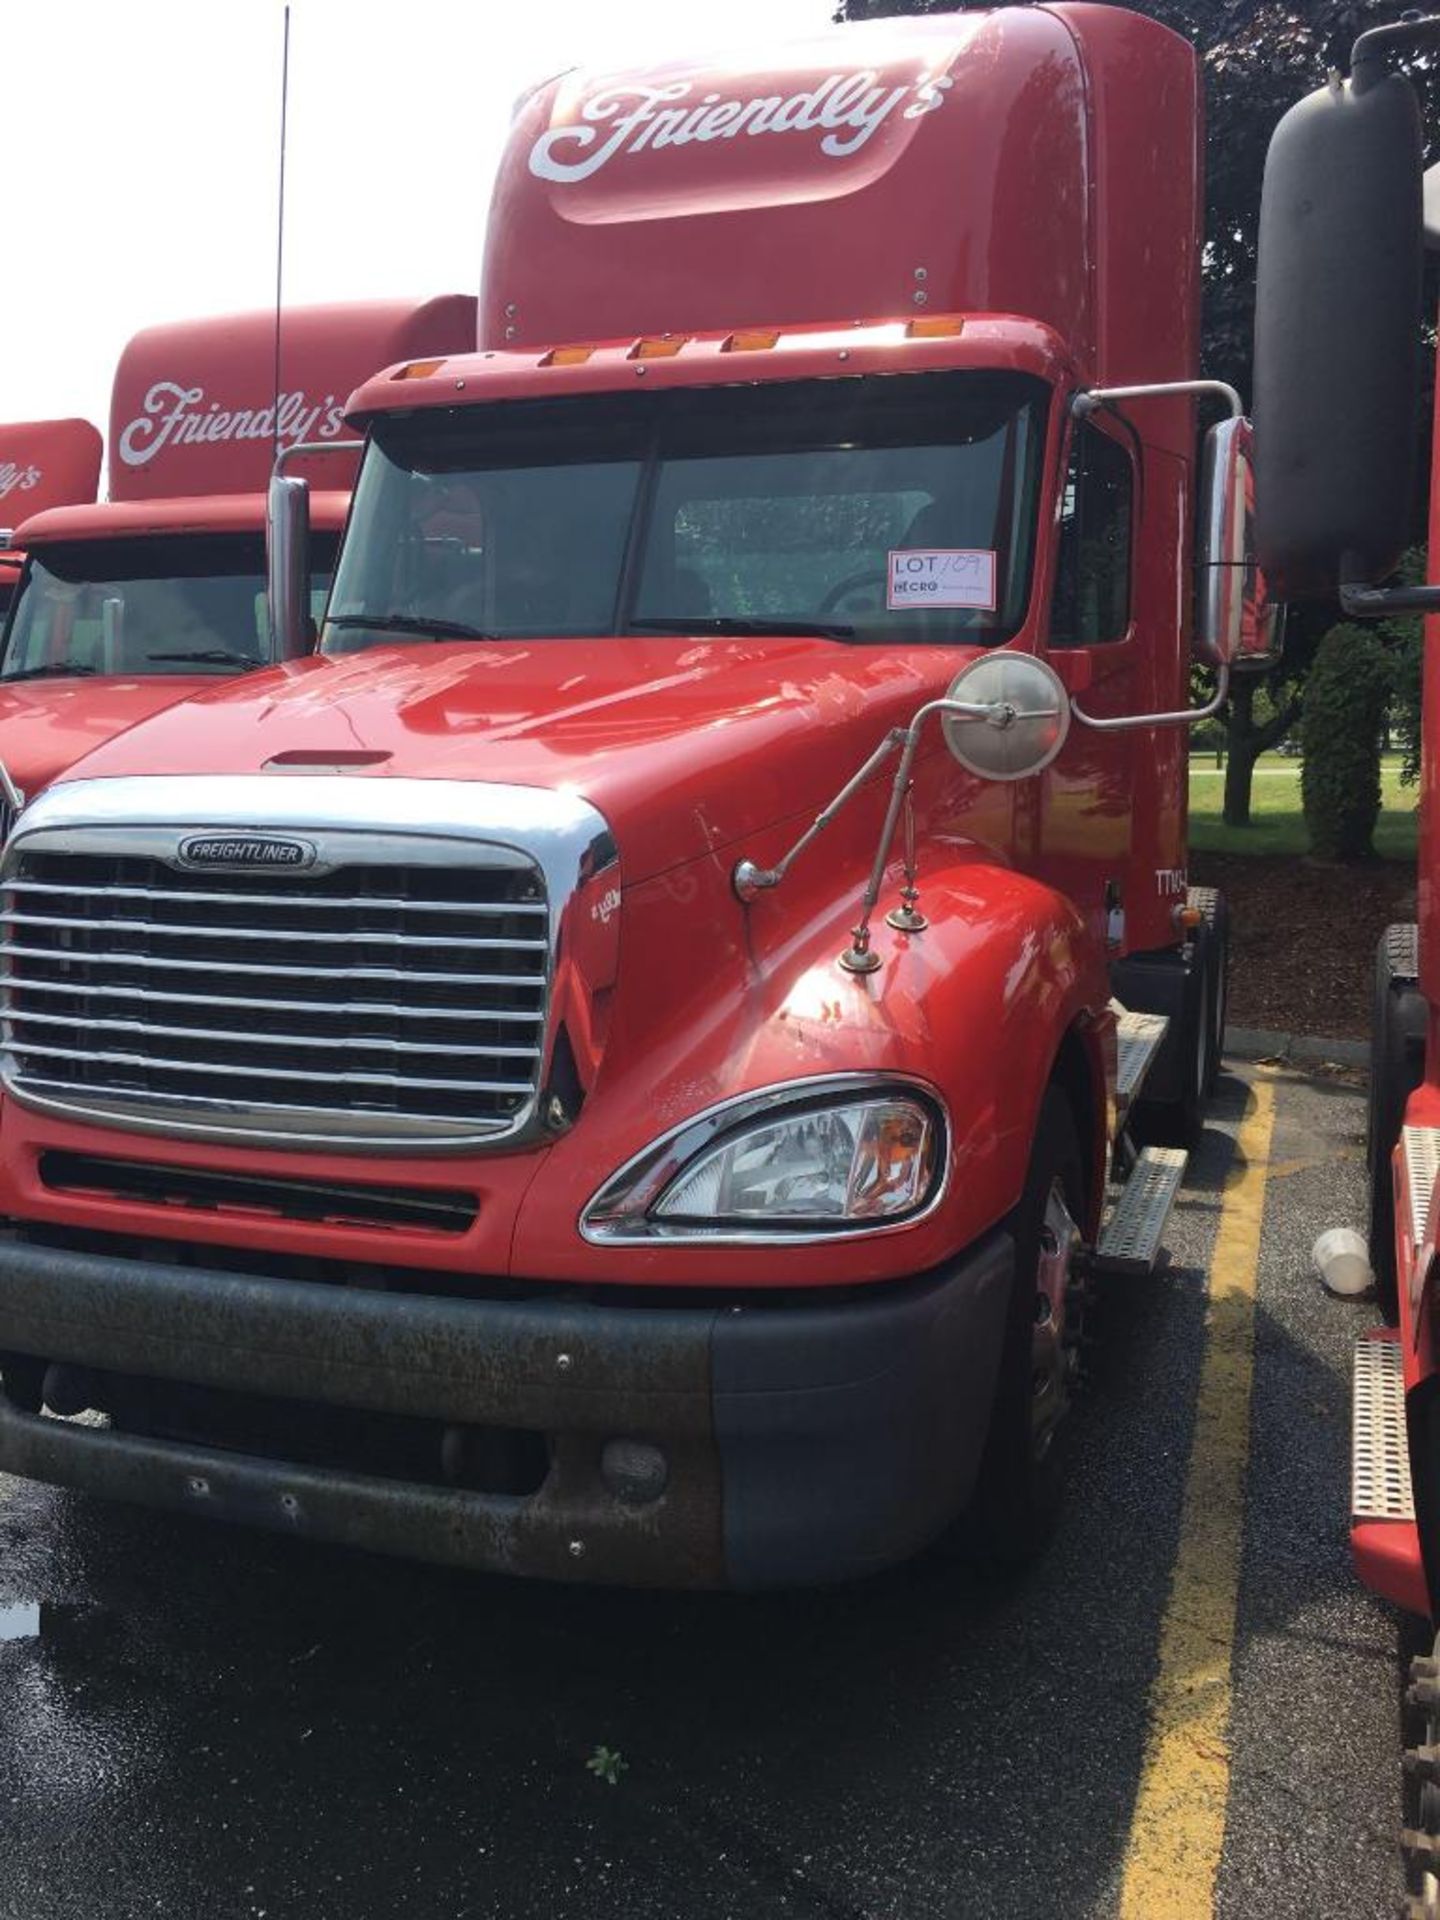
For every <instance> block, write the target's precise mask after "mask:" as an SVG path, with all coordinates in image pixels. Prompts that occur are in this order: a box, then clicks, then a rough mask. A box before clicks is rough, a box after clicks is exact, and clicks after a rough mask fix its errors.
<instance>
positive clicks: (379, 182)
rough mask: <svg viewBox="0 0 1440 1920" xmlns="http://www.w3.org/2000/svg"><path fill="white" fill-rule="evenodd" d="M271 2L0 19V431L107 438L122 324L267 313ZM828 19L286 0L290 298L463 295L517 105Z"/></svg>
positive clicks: (765, 9)
mask: <svg viewBox="0 0 1440 1920" xmlns="http://www.w3.org/2000/svg"><path fill="white" fill-rule="evenodd" d="M283 12H284V9H283V5H282V4H281V0H46V3H45V4H39V5H31V6H21V5H19V4H17V0H0V75H3V79H0V87H3V101H0V126H3V129H4V137H3V149H0V151H3V155H4V158H3V160H0V183H3V192H4V205H5V221H4V233H5V238H4V266H3V268H0V272H3V279H4V296H3V303H0V421H4V420H35V419H45V418H49V417H51V416H54V415H63V414H73V413H79V414H83V415H86V416H87V417H88V418H90V419H92V420H93V421H94V422H95V423H96V425H97V426H99V427H100V428H101V429H102V431H103V430H104V427H105V424H106V416H107V413H108V408H109V394H110V379H111V375H112V373H113V371H114V367H115V362H116V359H117V358H118V356H119V353H120V349H121V348H122V346H123V345H124V343H125V341H126V340H127V339H128V338H129V336H130V335H131V334H132V333H134V332H136V331H137V330H138V329H139V328H141V327H144V326H150V325H153V324H155V323H157V322H159V321H166V320H177V319H181V318H184V317H185V316H187V315H190V314H201V313H223V312H228V311H232V310H235V309H239V308H244V307H257V306H264V305H266V304H268V303H269V302H270V301H271V300H272V299H273V297H274V284H275V198H276V166H277V144H278V134H279V119H280V115H279V98H280V49H281V36H282V19H283ZM832 12H833V0H713V4H712V3H711V0H390V3H389V4H379V0H292V4H291V26H290V138H289V159H288V166H287V196H286V198H287V205H286V232H285V288H286V299H287V302H288V301H291V300H293V301H296V302H300V301H307V300H326V299H362V298H364V297H365V296H367V295H375V294H412V293H413V294H418V295H427V294H435V293H471V292H475V291H476V290H477V289H478V285H479V279H480V249H481V243H482V238H483V234H484V223H485V209H486V204H487V201H488V198H489V191H490V182H491V178H492V176H493V174H494V170H495V166H496V163H497V161H498V158H499V154H500V150H501V147H502V145H503V142H504V138H505V131H506V127H507V125H508V122H509V117H510V110H511V107H512V105H513V103H514V101H515V100H516V98H517V97H518V96H519V94H520V93H521V92H522V91H524V90H525V89H526V88H527V87H528V86H530V85H531V84H532V83H533V82H535V81H537V80H541V79H544V78H546V77H547V76H549V75H551V74H553V73H556V72H558V71H559V70H560V69H562V68H564V67H571V66H600V67H614V66H618V65H625V64H634V63H640V62H648V61H650V60H655V59H660V58H664V57H666V56H668V55H671V54H675V53H689V52H696V51H703V50H705V49H707V48H709V47H712V46H717V47H721V46H723V47H727V48H733V47H735V46H746V45H753V46H755V47H756V48H757V50H758V49H759V48H761V47H763V46H765V45H766V44H767V43H768V42H773V41H774V40H777V39H794V38H797V37H804V36H807V35H808V34H810V33H811V32H813V31H817V30H820V29H822V28H823V27H824V26H825V25H826V24H827V22H828V21H829V19H830V16H831V14H832Z"/></svg>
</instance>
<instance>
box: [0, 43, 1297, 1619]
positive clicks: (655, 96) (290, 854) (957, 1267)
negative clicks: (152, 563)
mask: <svg viewBox="0 0 1440 1920" xmlns="http://www.w3.org/2000/svg"><path fill="white" fill-rule="evenodd" d="M1199 152H1200V101H1199V91H1198V82H1197V71H1196V63H1195V58H1194V54H1193V52H1192V50H1191V48H1190V47H1189V46H1188V45H1187V44H1186V43H1185V42H1184V41H1183V40H1181V39H1179V38H1177V37H1176V36H1174V35H1172V34H1171V33H1169V32H1168V31H1166V30H1164V29H1163V28H1160V27H1158V26H1156V25H1154V24H1153V23H1151V22H1148V21H1146V20H1143V19H1140V18H1137V17H1135V16H1133V15H1130V14H1127V13H1125V12H1122V11H1120V10H1118V9H1112V8H1108V7H1098V6H1086V5H1060V6H1052V7H1025V8H1016V9H1008V10H998V11H995V12H990V13H980V12H976V13H967V14H964V15H953V16H949V17H944V16H938V17H933V18H928V19H923V20H909V21H905V22H885V23H877V24H873V25H867V26H856V27H852V28H849V29H847V30H845V31H844V32H842V33H840V34H838V35H831V36H828V37H826V38H823V39H820V40H817V41H812V42H809V43H806V44H804V45H801V46H798V47H795V48H792V49H784V50H780V51H776V50H774V49H771V50H767V51H766V52H765V53H764V54H763V55H762V56H760V57H759V58H757V59H756V60H755V61H753V62H750V63H743V62H737V63H736V64H733V65H727V66H713V65H712V66H695V65H685V64H677V65H671V66H666V67H663V68H660V69H656V70H649V71H642V72H636V73H630V74H624V75H609V76H606V77H605V78H603V79H596V78H590V77H586V76H584V75H571V76H567V77H565V78H563V79H561V80H558V81H556V82H554V83H552V84H550V85H548V86H546V87H544V88H542V89H540V90H539V91H537V92H536V93H534V94H533V95H532V96H530V98H529V99H528V100H527V101H526V102H524V103H523V105H522V107H521V109H520V110H519V111H518V114H517V117H516V120H515V123H514V127H513V132H512V135H511V139H510V144H509V148H508V152H507V155H506V158H505V160H504V163H503V166H502V169H501V172H500V175H499V179H498V182H497V185H496V189H495V196H494V202H493V210H492V218H491V225H490V230H489V240H488V250H487V259H486V268H485V287H484V293H483V297H482V303H481V323H480V346H479V350H478V351H475V352H472V353H469V354H466V355H463V356H455V357H447V358H442V357H434V356H427V357H424V358H421V359H416V360H410V361H407V362H405V363H402V364H400V365H397V366H395V367H393V368H391V369H389V370H388V371H386V372H385V373H383V374H382V375H380V376H378V377H376V378H373V379H371V380H369V381H367V382H366V384H365V385H364V386H363V387H362V388H361V389H360V390H359V392H358V393H357V394H356V395H355V396H354V397H353V398H352V399H351V401H350V403H349V407H348V410H347V419H348V421H349V423H350V425H351V426H352V427H353V428H354V429H355V430H356V431H357V432H363V433H364V434H365V435H366V438H367V445H366V451H365V455H364V459H363V463H362V468H361V473H360V477H359V480H358V483H357V490H356V494H355V499H354V504H353V508H352V513H351V518H350V521H349V523H348V526H347V530H346V533H345V536H344V541H343V545H342V552H341V556H340V558H339V561H338V567H337V572H336V576H335V581H334V584H333V587H332V590H331V594H330V598H329V602H328V609H327V614H326V618H325V621H324V625H323V629H322V635H321V643H320V649H319V652H318V654H316V655H315V656H314V657H311V658H303V659H302V658H294V659H292V660H290V661H289V662H288V664H286V665H284V666H283V667H278V668H276V669H274V670H273V671H271V672H269V673H266V674H264V675H256V676H251V677H246V678H244V679H241V680H238V681H235V682H232V683H231V684H230V685H228V686H225V687H222V688H219V689H217V690H215V691H214V692H211V693H207V694H206V695H205V696H204V697H203V698H200V699H196V700H192V701H189V702H187V703H186V704H185V705H184V706H182V707H175V708H172V709H170V710H169V711H167V712H166V713H163V714H161V715H158V716H157V717H155V718H154V719H152V720H150V721H148V722H147V723H145V724H144V725H142V726H140V727H137V728H136V729H134V730H133V731H132V732H130V733H129V734H127V735H126V736H124V737H122V738H120V739H117V740H115V741H113V742H112V743H110V744H109V745H108V746H106V747H103V748H101V749H99V750H98V751H97V752H95V753H93V754H91V755H90V756H89V757H88V758H87V759H86V760H85V761H84V762H83V763H82V764H81V765H79V766H77V767H75V768H72V769H71V770H70V773H69V774H68V775H67V776H66V777H65V778H63V779H61V780H59V781H57V782H56V783H55V785H54V786H52V787H51V789H50V790H49V791H48V792H47V793H46V794H44V795H42V796H41V797H40V798H39V799H38V800H37V801H35V802H34V803H33V804H32V805H31V806H30V807H28V808H27V809H26V811H25V812H24V813H23V814H22V816H21V817H20V820H19V822H18V825H17V827H16V829H15V831H14V833H13V835H12V837H11V839H10V841H9V844H8V846H7V848H6V851H5V855H4V864H3V869H0V888H3V891H4V895H5V911H4V913H3V915H0V935H3V955H4V995H5V998H4V1008H3V1018H4V1034H3V1042H4V1051H3V1075H4V1103H3V1120H0V1128H3V1137H0V1188H3V1191H0V1208H3V1211H4V1213H5V1215H6V1216H7V1217H8V1218H9V1220H10V1221H11V1222H12V1225H11V1227H10V1229H9V1232H8V1234H7V1236H6V1237H5V1238H4V1239H3V1241H0V1370H3V1380H4V1396H3V1399H0V1470H3V1471H5V1472H9V1473H16V1474H22V1475H31V1476H34V1477H37V1478H41V1479H48V1480H53V1481H57V1482H60V1483H63V1484H68V1485H73V1486H78V1487H84V1488H88V1489H91V1490H93V1491H96V1492H99V1493H103V1494H109V1495H113V1496H117V1497H121V1498H127V1499H136V1500H142V1501H148V1502H153V1503H157V1504H160V1505H166V1506H171V1507H175V1508H179V1509H184V1510H189V1511H193V1512H195V1513H198V1514H210V1515H215V1516H224V1517H228V1518H234V1519H242V1520H247V1521H252V1522H256V1523H259V1524H264V1525H270V1526H277V1527H281V1528H285V1529H289V1530H292V1531H301V1532H304V1533H306V1534H308V1535H311V1536H314V1537H318V1538H324V1539H329V1540H339V1541H346V1542H351V1543H356V1544H361V1545H364V1546H368V1547H372V1548H379V1549H384V1550H389V1551H394V1552H401V1553H407V1554H415V1555H421V1556H426V1557H430V1558H434V1559H438V1560H446V1561H452V1562H457V1563H463V1564H467V1565H472V1566H480V1567H490V1568H497V1569H504V1570H508V1571H510V1572H514V1573H519V1574H528V1575H536V1576H544V1577H552V1578H561V1579H592V1580H604V1581H620V1582H634V1583H653V1584H664V1585H677V1586H678V1585H690V1586H718V1585H729V1586H735V1587H758V1586H764V1585H772V1584H776V1583H784V1582H802V1581H815V1580H832V1579H838V1578H842V1577H847V1576H852V1575H857V1574H861V1573H865V1572H867V1571H869V1570H871V1569H874V1568H877V1567H880V1566H883V1565H885V1564H887V1563H890V1562H894V1561H896V1560H898V1559H900V1558H902V1557H904V1556H906V1555H909V1554H911V1553H914V1552H916V1551H917V1550H919V1549H921V1548H923V1547H925V1546H926V1545H927V1544H928V1543H931V1542H934V1541H937V1540H942V1539H943V1540H947V1541H952V1540H956V1539H959V1540H961V1541H964V1542H967V1543H969V1542H979V1543H980V1544H981V1545H982V1546H984V1548H985V1549H986V1550H988V1551H992V1552H995V1553H998V1554H1003V1555H1013V1554H1021V1553H1024V1552H1027V1551H1030V1550H1032V1549H1033V1548H1034V1547H1035V1545H1036V1544H1037V1543H1038V1542H1039V1540H1040V1539H1041V1538H1043V1536H1044V1533H1045V1530H1046V1527H1047V1525H1048V1522H1049V1520H1050V1517H1051V1515H1052V1513H1053V1509H1054V1502H1055V1498H1056V1495H1057V1491H1058V1485H1059V1480H1060V1474H1061V1467H1062V1462H1063V1455H1064V1443H1065V1436H1066V1414H1067V1410H1068V1406H1069V1399H1070V1390H1071V1381H1072V1370H1073V1359H1074V1340H1075V1334H1076V1320H1077V1315H1078V1311H1079V1308H1080V1304H1081V1302H1082V1300H1083V1296H1084V1291H1085V1288H1086V1285H1087V1284H1088V1281H1089V1278H1090V1276H1091V1275H1092V1274H1093V1273H1094V1272H1096V1271H1097V1270H1104V1269H1106V1268H1115V1269H1121V1270H1124V1271H1128V1272H1145V1271H1148V1270H1149V1268H1150V1266H1151V1263H1152V1262H1153V1260H1154V1259H1155V1257H1156V1255H1157V1251H1158V1248H1159V1243H1160V1238H1161V1234H1162V1232H1163V1228H1164V1222H1165V1218H1166V1214H1167V1212H1168V1207H1169V1202H1170V1200H1171V1199H1172V1197H1173V1194H1174V1191H1175V1188H1176V1186H1177V1185H1178V1183H1179V1181H1180V1178H1181V1175H1182V1172H1183V1166H1184V1158H1185V1156H1184V1150H1183V1146H1181V1145H1166V1144H1163V1143H1161V1141H1162V1137H1163V1138H1164V1139H1169V1140H1172V1141H1177V1140H1178V1141H1183V1139H1184V1138H1185V1137H1187V1136H1189V1135H1191V1134H1192V1133H1193V1131H1194V1128H1195V1126H1196V1123H1197V1118H1198V1115H1199V1111H1200V1109H1201V1107H1202V1106H1203V1103H1204V1099H1205V1096H1206V1094H1207V1092H1208V1090H1209V1087H1210V1084H1211V1082H1212V1080H1213V1077H1214V1074H1215V1071H1216V1067H1217V1064H1218V1052H1219V1043H1220V1036H1221V1032H1222V1028H1223V1018H1224V959H1225V922H1224V914H1223V907H1222V906H1221V904H1220V903H1219V902H1217V901H1216V900H1215V899H1214V898H1213V897H1209V896H1204V895H1197V894H1196V892H1195V891H1194V890H1191V889H1188V888H1187V884H1186V854H1185V815H1186V734H1185V726H1186V723H1187V721H1188V720H1189V719H1190V718H1192V717H1193V715H1191V714H1190V713H1188V712H1187V711H1186V703H1187V688H1188V681H1189V673H1190V663H1191V659H1192V647H1193V648H1194V649H1196V650H1197V651H1198V653H1199V654H1200V656H1201V657H1203V658H1205V659H1208V660H1209V661H1210V662H1211V663H1212V664H1215V665H1216V666H1217V667H1218V669H1219V675H1220V680H1221V683H1222V690H1223V683H1224V680H1225V677H1226V675H1227V673H1228V671H1229V663H1230V662H1231V660H1232V659H1233V658H1234V657H1235V656H1236V655H1237V654H1238V653H1239V652H1240V651H1241V650H1242V649H1243V648H1245V647H1254V646H1256V645H1259V644H1261V642H1260V637H1259V635H1258V632H1257V630H1256V627H1255V623H1254V619H1253V597H1252V596H1250V595H1249V593H1248V591H1247V589H1248V586H1249V584H1250V582H1251V580H1252V577H1253V576H1252V570H1251V569H1249V568H1248V566H1247V564H1246V538H1247V535H1246V512H1245V507H1246V498H1247V493H1248V462H1247V454H1246V447H1247V434H1248V429H1247V427H1246V426H1245V423H1244V422H1243V421H1241V420H1239V419H1238V418H1233V417H1232V418H1228V419H1226V420H1224V421H1223V422H1221V423H1220V424H1219V425H1218V426H1216V427H1214V428H1212V429H1211V430H1210V431H1209V433H1208V434H1207V435H1206V439H1205V447H1206V451H1207V456H1208V457H1207V459H1206V461H1205V463H1204V465H1203V467H1202V462H1201V459H1200V457H1199V447H1198V444H1197V433H1198V419H1197V400H1196V396H1197V394H1203V395H1205V396H1206V397H1208V398H1210V399H1214V398H1218V399H1219V400H1220V402H1221V403H1222V405H1223V407H1224V408H1225V409H1226V410H1228V411H1229V412H1230V413H1231V414H1232V415H1235V414H1238V402H1237V401H1235V399H1234V396H1233V395H1231V394H1230V393H1229V392H1228V390H1219V391H1218V393H1217V391H1216V390H1215V389H1214V387H1213V384H1212V383H1206V382H1200V381H1197V380H1196V377H1195V374H1196V369H1195V357H1196V331H1197V306H1198V302H1197V291H1198V273H1199V252H1200V234H1199V214H1198V209H1199V205H1200V193H1199ZM857 316H859V317H857ZM306 499H307V495H306V489H305V486H304V484H303V482H301V481H299V480H298V479H296V478H295V477H293V476H289V475H283V476H280V477H279V478H278V479H277V480H276V482H275V483H274V485H273V487H272V503H271V516H272V527H271V536H272V552H271V584H270V592H271V598H272V606H273V609H274V615H275V620H276V624H277V626H278V627H279V629H280V630H281V633H282V635H283V636H285V637H286V638H285V639H284V640H282V651H286V652H288V651H289V648H290V645H293V644H295V643H294V638H293V637H294V635H295V634H296V633H297V631H298V629H299V628H300V626H301V625H302V623H303V618H304V610H305V608H306V606H307V604H308V592H309V582H310V575H309V572H308V567H307V561H306V550H305V518H306V515H305V508H306ZM1197 545H1198V556H1197ZM1197 574H1198V588H1199V592H1198V599H1199V607H1200V612H1199V615H1198V617H1192V603H1194V602H1195V600H1196V598H1197ZM1117 1001H1118V1002H1119V1003H1120V1004H1119V1007H1118V1009H1117V1005H1116V1002H1117ZM1117 1042H1118V1044H1117ZM1137 1139H1139V1140H1140V1141H1141V1142H1142V1145H1141V1150H1140V1151H1138V1152H1137V1151H1136V1148H1135V1145H1134V1144H1133V1142H1134V1141H1135V1140H1137ZM1112 1169H1113V1170H1114V1171H1115V1173H1116V1174H1117V1175H1118V1180H1119V1184H1118V1186H1111V1185H1110V1184H1109V1176H1110V1174H1111V1172H1112ZM86 1410H88V1414H89V1416H90V1417H87V1418H86V1419H85V1420H83V1421H80V1420H78V1419H77V1417H76V1416H78V1415H80V1414H81V1413H82V1411H86ZM96 1412H101V1413H104V1414H106V1415H108V1416H109V1419H108V1424H105V1423H100V1422H97V1421H96V1420H95V1419H94V1418H93V1415H94V1413H96Z"/></svg>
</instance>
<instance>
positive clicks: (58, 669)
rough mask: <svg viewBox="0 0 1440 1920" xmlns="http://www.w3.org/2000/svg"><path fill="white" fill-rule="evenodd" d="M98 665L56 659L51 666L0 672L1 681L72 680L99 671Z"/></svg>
mask: <svg viewBox="0 0 1440 1920" xmlns="http://www.w3.org/2000/svg"><path fill="white" fill-rule="evenodd" d="M99 671H100V669H99V668H98V667H85V666H82V665H81V664H80V662H79V661H78V660H55V661H52V662H51V663H50V665H49V666H44V667H21V669H20V671H19V672H18V673H3V674H0V681H6V680H10V681H13V680H72V679H79V678H82V677H83V676H84V675H85V674H88V673H98V672H99Z"/></svg>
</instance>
